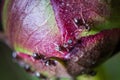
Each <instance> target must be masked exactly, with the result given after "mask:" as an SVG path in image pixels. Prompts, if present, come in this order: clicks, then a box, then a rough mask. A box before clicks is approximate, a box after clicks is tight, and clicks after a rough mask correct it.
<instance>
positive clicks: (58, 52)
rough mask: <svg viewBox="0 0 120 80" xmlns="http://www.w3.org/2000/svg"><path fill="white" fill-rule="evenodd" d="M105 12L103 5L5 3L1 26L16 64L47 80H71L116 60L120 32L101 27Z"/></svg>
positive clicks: (98, 0) (82, 1)
mask: <svg viewBox="0 0 120 80" xmlns="http://www.w3.org/2000/svg"><path fill="white" fill-rule="evenodd" d="M110 10H111V9H110V4H109V3H108V2H106V0H69V1H64V0H24V1H23V0H11V1H10V0H8V1H5V4H4V10H3V25H4V30H5V32H6V35H7V38H8V40H9V41H10V44H11V46H12V47H13V49H14V50H15V51H16V53H17V56H18V57H17V59H18V61H19V62H21V61H23V62H25V63H27V64H29V65H30V66H31V68H34V70H35V71H37V72H40V73H41V74H42V75H44V76H47V77H52V76H56V77H70V76H72V77H75V76H77V75H79V74H89V73H91V71H92V69H93V68H95V67H96V66H98V65H99V64H101V62H103V61H105V60H106V59H108V58H109V57H110V56H111V55H113V54H115V51H116V50H117V48H118V45H117V44H118V43H119V42H120V35H119V34H120V29H119V26H115V27H111V26H109V27H106V24H111V22H110V20H109V18H110V14H112V13H111V11H110ZM101 26H104V27H101ZM118 51H119V49H118ZM34 70H33V71H34ZM33 71H32V72H33Z"/></svg>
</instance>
